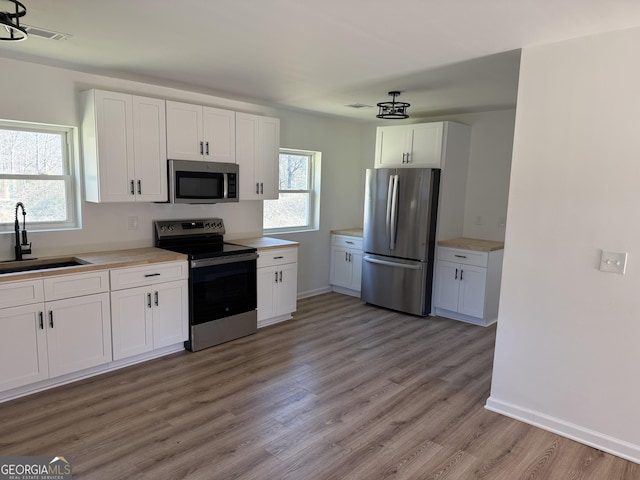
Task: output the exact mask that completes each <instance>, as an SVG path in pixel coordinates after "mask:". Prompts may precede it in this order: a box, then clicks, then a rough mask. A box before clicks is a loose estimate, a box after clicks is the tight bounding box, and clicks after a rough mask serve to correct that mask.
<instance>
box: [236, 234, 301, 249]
mask: <svg viewBox="0 0 640 480" xmlns="http://www.w3.org/2000/svg"><path fill="white" fill-rule="evenodd" d="M227 243H233V244H235V245H244V246H245V247H253V248H257V249H258V250H268V249H272V248H286V247H298V246H299V245H300V243H299V242H292V241H290V240H282V239H280V238H273V237H256V238H239V239H236V240H227Z"/></svg>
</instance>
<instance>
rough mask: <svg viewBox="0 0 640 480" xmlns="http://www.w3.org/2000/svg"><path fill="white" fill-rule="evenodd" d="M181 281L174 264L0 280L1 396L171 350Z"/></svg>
mask: <svg viewBox="0 0 640 480" xmlns="http://www.w3.org/2000/svg"><path fill="white" fill-rule="evenodd" d="M187 278H188V264H187V262H186V261H175V262H161V263H156V264H148V265H145V266H142V267H125V268H118V269H112V270H110V271H109V270H107V269H105V270H96V271H90V272H83V273H75V274H68V275H55V276H51V277H46V278H44V279H42V278H38V279H33V280H22V281H15V282H0V401H3V400H7V399H10V398H16V397H19V396H21V395H25V394H27V393H31V392H34V391H38V390H42V389H45V388H50V387H52V386H55V385H59V384H61V383H67V382H69V381H70V380H74V379H78V378H83V377H86V376H90V375H95V374H96V373H100V372H104V371H106V370H109V369H113V368H118V367H119V366H123V365H124V364H128V363H131V360H128V361H126V362H118V363H116V362H114V361H116V360H120V359H123V358H127V357H132V356H134V355H137V354H145V353H146V355H141V356H140V357H138V358H137V359H134V360H135V361H142V360H145V359H148V358H153V357H154V356H158V355H161V354H165V353H167V352H171V351H176V345H178V344H179V346H180V347H182V345H181V344H182V342H184V341H185V340H187V339H188V335H189V331H188V322H189V307H188V298H189V297H188V295H189V293H188V282H187ZM110 289H111V292H110ZM163 347H165V348H164V349H163ZM158 349H163V350H158ZM154 350H158V351H155V352H154Z"/></svg>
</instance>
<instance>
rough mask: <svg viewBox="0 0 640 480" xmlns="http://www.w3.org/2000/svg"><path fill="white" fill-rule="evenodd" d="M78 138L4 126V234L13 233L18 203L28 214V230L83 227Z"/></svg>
mask: <svg viewBox="0 0 640 480" xmlns="http://www.w3.org/2000/svg"><path fill="white" fill-rule="evenodd" d="M74 133H75V129H74V128H71V127H60V126H54V125H42V124H32V123H23V122H10V121H0V231H13V226H14V221H15V212H16V203H17V202H22V203H23V204H24V207H25V210H26V211H27V217H26V221H27V229H30V230H57V229H63V228H74V227H78V226H79V215H78V211H79V206H78V198H77V195H76V192H77V186H76V178H77V174H76V170H75V162H74V155H73V153H74V150H75V149H74V145H75V139H74ZM19 220H20V223H21V224H22V214H21V213H20V215H19Z"/></svg>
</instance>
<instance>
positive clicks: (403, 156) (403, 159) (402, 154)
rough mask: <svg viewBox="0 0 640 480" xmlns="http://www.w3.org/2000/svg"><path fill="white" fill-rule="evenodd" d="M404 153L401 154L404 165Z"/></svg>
mask: <svg viewBox="0 0 640 480" xmlns="http://www.w3.org/2000/svg"><path fill="white" fill-rule="evenodd" d="M405 155H406V153H403V154H402V163H404V157H405Z"/></svg>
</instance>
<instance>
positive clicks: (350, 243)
mask: <svg viewBox="0 0 640 480" xmlns="http://www.w3.org/2000/svg"><path fill="white" fill-rule="evenodd" d="M344 243H348V244H349V245H353V242H350V241H349V240H347V241H345V242H344Z"/></svg>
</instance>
